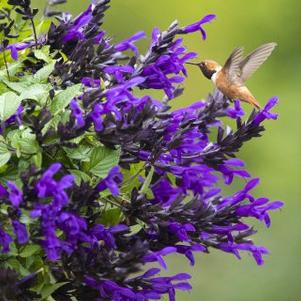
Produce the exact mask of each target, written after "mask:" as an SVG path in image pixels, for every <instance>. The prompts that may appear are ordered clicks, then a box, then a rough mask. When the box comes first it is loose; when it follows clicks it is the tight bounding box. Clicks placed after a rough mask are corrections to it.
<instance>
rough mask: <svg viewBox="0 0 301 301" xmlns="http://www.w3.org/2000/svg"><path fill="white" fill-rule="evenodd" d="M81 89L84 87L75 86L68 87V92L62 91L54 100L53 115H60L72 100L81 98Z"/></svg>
mask: <svg viewBox="0 0 301 301" xmlns="http://www.w3.org/2000/svg"><path fill="white" fill-rule="evenodd" d="M81 89H82V85H81V84H78V85H74V86H71V87H68V88H67V89H66V90H63V91H60V92H59V93H58V94H57V95H56V96H55V97H54V99H53V101H52V103H51V106H50V111H51V113H52V114H53V115H56V114H58V113H59V112H61V111H62V110H64V109H65V108H66V107H67V106H68V105H69V103H70V102H71V100H72V99H73V98H74V97H76V96H79V95H80V94H81Z"/></svg>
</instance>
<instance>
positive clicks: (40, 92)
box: [20, 84, 50, 106]
mask: <svg viewBox="0 0 301 301" xmlns="http://www.w3.org/2000/svg"><path fill="white" fill-rule="evenodd" d="M49 90H50V86H49V85H46V84H33V85H31V86H29V87H28V88H26V89H24V90H23V91H22V92H21V95H20V98H21V99H22V100H23V99H32V100H35V101H37V102H38V103H39V104H40V105H41V106H42V105H44V104H45V102H46V100H47V98H48V96H49Z"/></svg>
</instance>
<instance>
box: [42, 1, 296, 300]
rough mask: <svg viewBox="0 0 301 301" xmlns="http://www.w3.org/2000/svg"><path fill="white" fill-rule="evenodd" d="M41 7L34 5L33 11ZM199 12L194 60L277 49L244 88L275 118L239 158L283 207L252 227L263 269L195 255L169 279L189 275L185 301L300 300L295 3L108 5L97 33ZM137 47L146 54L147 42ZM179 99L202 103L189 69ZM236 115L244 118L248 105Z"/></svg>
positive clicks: (123, 33) (201, 87)
mask: <svg viewBox="0 0 301 301" xmlns="http://www.w3.org/2000/svg"><path fill="white" fill-rule="evenodd" d="M44 3H45V1H44V0H43V1H41V0H36V4H37V5H38V6H40V7H42V6H43V5H44ZM89 3H90V1H88V0H69V4H68V5H66V6H65V8H66V9H68V10H69V11H71V12H72V13H74V14H75V13H79V12H80V11H81V10H82V9H83V8H84V7H86V6H87V5H88V4H89ZM207 13H215V14H217V19H216V21H214V22H212V23H211V24H208V25H206V30H207V33H208V39H207V40H206V41H205V42H203V41H202V40H201V38H200V35H199V34H197V33H196V34H194V35H191V36H189V37H186V38H185V44H186V45H187V46H188V48H189V49H190V50H192V51H196V52H198V53H199V55H200V58H201V59H203V58H213V59H215V60H217V61H219V62H220V63H223V62H224V61H225V60H226V58H227V56H228V55H229V54H230V52H231V51H232V50H233V49H234V48H235V47H237V46H245V48H246V51H251V50H253V49H254V48H256V47H257V46H259V45H260V44H261V43H265V42H270V41H275V42H277V43H278V44H279V47H278V48H277V50H276V51H275V53H274V54H273V56H272V57H271V58H270V59H269V60H268V62H267V63H265V65H264V66H263V67H262V68H261V69H260V70H259V71H258V72H257V73H256V74H255V75H254V76H253V78H252V79H251V80H250V81H249V83H248V86H249V88H250V89H251V90H252V91H253V93H254V94H255V96H257V98H258V99H259V101H260V102H261V103H262V104H264V103H265V102H266V101H267V100H268V99H269V98H270V97H271V96H274V95H277V96H279V97H280V105H279V106H278V107H277V108H276V111H277V112H279V114H280V118H279V120H278V121H277V122H272V121H270V122H266V127H267V132H266V133H265V134H264V138H261V139H257V140H254V141H252V142H250V143H249V144H248V145H247V146H245V147H244V148H243V150H242V151H241V153H240V157H241V158H243V159H244V160H245V161H246V163H247V167H248V169H249V170H250V171H251V173H252V175H253V176H259V177H260V178H261V185H260V187H259V188H258V189H257V191H256V193H257V194H258V195H264V196H267V197H269V198H271V199H280V200H284V201H285V203H286V206H285V208H284V209H283V210H282V211H281V212H275V213H273V214H272V215H273V225H272V227H271V229H268V230H267V229H265V228H264V227H262V226H260V225H259V229H260V231H259V234H257V235H256V236H255V241H256V243H257V244H263V245H265V246H266V247H268V248H269V250H270V252H271V254H270V255H269V256H268V257H266V264H265V266H263V267H258V266H256V264H255V263H254V261H253V260H252V259H251V258H250V257H249V256H244V258H243V260H242V261H238V260H237V259H235V258H234V257H232V256H231V255H229V254H224V253H221V252H217V251H212V253H211V254H210V255H201V256H198V262H197V265H196V267H193V268H191V267H189V266H188V264H187V262H186V261H185V260H181V259H172V263H173V264H172V265H171V267H172V268H171V270H172V271H171V272H180V271H183V270H185V271H186V272H189V273H192V274H193V280H192V283H193V286H194V289H193V290H192V292H190V293H180V294H179V298H178V300H179V301H181V300H183V301H184V300H187V301H188V300H189V301H199V300H204V301H298V300H301V235H300V231H301V218H300V212H301V211H300V207H301V168H300V167H301V159H300V157H301V133H300V132H301V125H300V124H301V117H300V112H301V99H299V97H300V95H299V89H300V87H299V84H301V40H300V38H299V34H300V30H301V22H300V20H301V2H300V0H277V1H272V0H253V1H242V0H227V1H220V0H202V1H201V0H185V1H181V0H164V1H162V0H153V1H148V0H126V1H124V0H119V1H118V0H115V1H112V9H111V10H110V11H109V12H108V13H107V16H106V19H105V24H104V27H105V29H106V30H107V32H108V33H109V35H110V36H111V37H112V38H113V39H114V40H115V41H119V40H121V39H124V38H126V37H128V36H129V35H131V34H132V33H134V32H136V31H138V30H144V31H145V32H146V33H147V34H148V35H150V33H151V30H152V28H153V27H155V26H158V27H160V28H161V29H165V28H166V27H167V26H168V25H169V24H170V23H171V22H172V21H173V20H175V19H178V20H179V22H180V24H182V25H186V24H190V23H192V22H194V21H196V20H198V19H200V17H202V16H203V15H205V14H207ZM140 45H141V47H146V45H147V41H145V42H142V43H141V44H140ZM185 88H186V90H185V93H184V95H183V97H181V98H180V99H177V100H176V101H175V102H174V104H175V106H177V107H180V106H185V105H188V104H190V103H192V102H193V101H195V100H198V99H201V98H204V97H206V96H207V94H208V93H209V92H210V91H211V90H212V84H211V82H210V81H207V80H206V79H205V78H204V77H202V76H201V75H200V73H199V71H198V70H197V69H195V68H193V67H192V68H189V78H188V80H187V81H186V83H185ZM244 108H245V109H246V110H248V111H250V109H251V108H250V107H249V106H247V105H246V106H245V105H244Z"/></svg>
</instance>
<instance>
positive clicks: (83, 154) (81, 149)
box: [64, 145, 92, 162]
mask: <svg viewBox="0 0 301 301" xmlns="http://www.w3.org/2000/svg"><path fill="white" fill-rule="evenodd" d="M64 151H65V152H66V154H67V156H68V157H69V158H70V159H75V160H80V161H82V162H86V161H89V157H90V155H91V152H92V149H91V147H89V146H87V145H79V146H78V147H76V148H67V147H65V148H64Z"/></svg>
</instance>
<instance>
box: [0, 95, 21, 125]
mask: <svg viewBox="0 0 301 301" xmlns="http://www.w3.org/2000/svg"><path fill="white" fill-rule="evenodd" d="M20 104H21V99H20V97H19V96H18V95H17V94H16V93H14V92H6V93H4V94H2V95H0V118H1V120H7V119H8V118H9V117H10V116H12V115H13V114H14V113H15V112H16V111H17V109H18V108H19V106H20Z"/></svg>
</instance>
